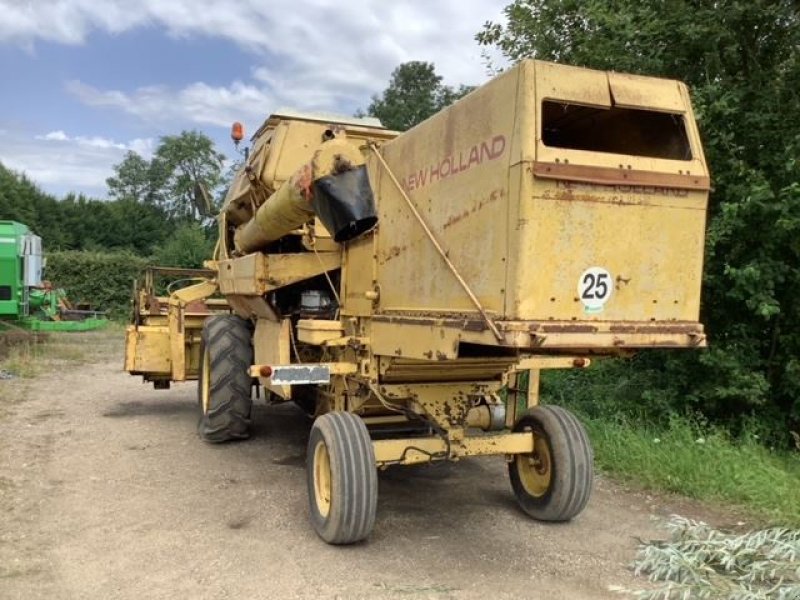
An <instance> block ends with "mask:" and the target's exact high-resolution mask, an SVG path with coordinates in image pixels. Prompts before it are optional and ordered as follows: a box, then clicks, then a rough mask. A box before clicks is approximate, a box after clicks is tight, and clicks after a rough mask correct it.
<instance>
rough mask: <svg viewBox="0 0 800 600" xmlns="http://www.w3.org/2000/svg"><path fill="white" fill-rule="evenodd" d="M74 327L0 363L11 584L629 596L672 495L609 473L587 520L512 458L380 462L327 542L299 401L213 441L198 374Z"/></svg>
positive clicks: (1, 556) (82, 588)
mask: <svg viewBox="0 0 800 600" xmlns="http://www.w3.org/2000/svg"><path fill="white" fill-rule="evenodd" d="M73 335H74V336H77V337H73V338H70V342H69V343H70V344H73V345H75V346H80V348H81V354H80V359H79V360H76V358H75V353H74V352H73V353H72V355H71V356H68V359H63V358H62V359H52V358H51V359H48V360H46V361H45V362H44V363H43V368H42V370H43V371H44V372H41V373H40V374H39V376H38V377H36V378H34V379H15V380H11V381H0V399H2V402H0V431H2V432H3V434H2V436H0V510H1V511H2V520H0V598H4V599H12V598H20V599H26V600H30V599H33V598H48V599H49V598H58V599H61V598H63V599H70V598H102V599H111V598H135V599H142V598H147V599H157V598H170V599H174V598H193V599H200V598H214V599H221V598H246V599H250V598H436V599H446V598H492V599H495V598H548V599H551V598H552V599H555V598H569V599H572V598H578V599H580V598H619V597H620V596H619V594H617V593H612V592H611V591H609V586H626V587H629V586H637V585H643V582H642V581H634V579H633V577H632V575H631V574H630V572H629V570H628V569H627V565H628V564H629V563H630V561H631V560H632V558H633V556H634V553H635V549H636V545H637V539H638V538H651V537H659V536H662V535H663V533H662V532H661V531H660V530H658V529H657V527H656V524H655V522H654V520H653V518H652V517H653V515H659V516H663V515H665V514H668V513H669V512H671V511H673V510H675V509H674V507H672V506H670V503H669V501H668V500H664V499H659V498H654V497H651V496H648V495H644V494H638V493H633V492H630V491H626V490H625V489H622V488H621V487H619V486H617V485H615V484H613V483H611V482H609V481H607V480H605V479H598V480H597V483H596V489H595V490H594V493H593V496H592V499H591V500H590V503H589V506H588V508H587V509H586V511H585V512H584V513H583V514H582V515H580V517H578V518H577V519H576V520H575V521H573V522H572V523H568V524H559V525H552V524H542V523H537V522H535V521H532V520H530V519H529V518H527V517H526V516H525V515H524V514H523V513H522V512H521V511H520V510H518V508H517V506H516V503H515V501H514V498H513V496H512V492H511V488H510V485H509V482H508V478H507V475H506V470H505V465H504V462H503V460H501V459H498V458H486V459H472V460H469V461H464V462H463V463H461V464H459V465H455V466H452V467H451V466H446V465H445V466H434V467H430V466H428V467H421V468H413V469H411V468H401V467H398V468H396V469H391V470H389V471H387V472H385V473H382V474H381V477H380V499H379V505H378V518H377V523H376V526H375V530H374V532H373V534H372V536H371V538H370V539H369V541H368V542H366V543H363V544H359V545H355V546H351V547H331V546H327V545H325V544H324V543H323V542H322V541H320V540H319V539H318V538H317V537H316V535H315V534H314V532H313V530H312V529H311V526H310V524H309V523H308V516H307V506H306V502H307V501H306V491H305V474H304V462H305V443H306V440H307V437H308V431H309V427H310V422H309V421H308V419H307V418H306V417H305V416H304V415H303V414H302V413H301V412H300V411H299V410H298V409H296V408H295V407H294V405H292V404H286V405H281V406H273V407H266V406H264V405H263V403H261V404H258V405H257V409H256V411H255V418H254V421H255V428H254V431H253V436H252V438H251V439H250V440H248V441H246V442H242V443H236V444H229V445H223V446H212V445H209V444H206V443H203V442H202V441H201V440H200V439H199V438H198V437H197V435H196V433H195V424H196V420H197V415H196V395H195V394H196V392H195V386H194V385H193V384H183V385H176V386H173V389H172V390H170V391H156V390H153V388H152V387H151V386H149V385H143V384H142V383H141V381H140V380H139V379H137V378H134V377H130V376H129V375H127V374H126V373H124V372H122V371H121V364H122V339H121V336H122V334H121V333H120V332H119V331H118V330H117V331H111V332H100V333H84V334H73ZM62 354H63V353H62ZM66 354H68V355H69V353H66Z"/></svg>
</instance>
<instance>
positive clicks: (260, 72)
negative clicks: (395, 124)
mask: <svg viewBox="0 0 800 600" xmlns="http://www.w3.org/2000/svg"><path fill="white" fill-rule="evenodd" d="M509 1H510V0H439V1H437V2H423V1H421V0H420V1H412V0H405V1H403V0H394V1H392V2H383V1H375V0H373V1H370V0H351V1H349V2H341V1H335V0H306V1H304V2H302V3H299V2H297V0H271V1H270V2H264V1H263V0H170V1H169V2H165V1H163V0H140V1H139V2H136V3H135V8H133V7H134V3H132V2H131V1H130V0H105V1H104V2H97V1H96V0H37V1H36V2H19V0H0V41H3V40H5V41H11V42H13V43H17V44H21V45H27V46H33V45H34V44H35V42H36V41H37V40H47V41H53V42H59V43H64V44H81V43H84V42H86V40H87V39H88V36H89V35H90V33H91V32H92V31H95V30H100V31H105V32H112V33H118V32H122V31H126V30H130V29H133V28H135V27H141V26H145V25H148V26H157V27H161V28H163V29H164V30H166V32H167V33H168V35H170V36H173V37H175V38H181V37H188V36H200V37H202V36H207V37H215V38H223V39H227V40H230V41H232V42H233V43H235V44H237V45H239V46H240V47H242V48H245V49H247V50H248V51H251V52H252V56H253V64H252V65H251V66H250V67H251V68H249V69H248V67H247V66H246V65H245V66H243V68H242V72H241V73H232V74H231V82H230V83H229V84H228V85H225V86H211V85H208V84H207V83H204V82H202V81H198V82H195V83H192V84H190V85H187V86H185V87H183V88H174V87H169V86H165V85H152V86H147V87H141V88H138V89H136V90H134V91H123V90H105V89H99V88H97V87H93V86H90V85H87V84H86V83H83V82H80V81H73V82H70V83H69V84H68V90H69V91H70V92H71V93H73V94H74V95H75V96H77V97H78V98H79V99H80V100H81V101H83V102H84V103H86V104H88V105H90V106H96V107H105V108H109V109H116V110H121V111H123V112H125V113H128V114H131V115H134V116H136V117H138V118H140V119H142V120H143V121H144V122H146V123H150V124H160V123H163V122H166V121H171V122H176V121H177V122H179V123H194V124H198V125H228V124H229V123H230V122H231V121H233V120H245V121H248V122H249V123H248V125H249V126H250V127H256V126H258V125H259V124H260V121H261V119H263V118H264V117H265V116H266V115H267V114H268V113H269V112H270V111H272V110H274V109H276V108H278V107H279V106H293V107H296V108H298V109H303V110H327V111H338V112H352V111H353V110H354V109H355V108H357V107H365V106H366V105H367V104H368V102H369V98H370V96H371V95H372V94H374V93H377V92H380V91H381V90H382V89H384V88H385V87H386V84H387V82H388V79H389V75H390V73H391V71H392V69H394V68H395V67H396V66H397V65H398V64H400V63H402V62H405V61H409V60H426V61H432V62H434V63H435V64H436V68H437V71H438V72H439V73H440V74H441V75H443V77H444V79H445V83H447V84H450V85H457V84H461V83H465V84H476V83H480V82H482V81H483V80H485V78H486V73H485V63H484V59H483V58H482V57H481V48H480V47H479V46H478V45H477V43H476V42H475V41H474V35H475V33H477V31H478V30H480V28H481V25H482V24H483V23H484V22H485V21H487V20H497V19H498V18H500V16H501V10H502V8H503V7H504V6H505V5H506V4H508V3H509ZM199 59H200V58H199ZM154 83H158V82H154Z"/></svg>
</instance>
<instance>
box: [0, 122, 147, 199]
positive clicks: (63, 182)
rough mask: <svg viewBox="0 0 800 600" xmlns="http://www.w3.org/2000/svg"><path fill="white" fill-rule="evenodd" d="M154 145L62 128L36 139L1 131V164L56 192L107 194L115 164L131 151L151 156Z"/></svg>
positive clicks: (99, 195)
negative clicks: (106, 189) (107, 185)
mask: <svg viewBox="0 0 800 600" xmlns="http://www.w3.org/2000/svg"><path fill="white" fill-rule="evenodd" d="M154 146H155V141H154V140H153V139H151V138H144V139H134V140H131V141H129V142H127V143H125V142H117V141H114V140H112V139H108V138H104V137H101V136H91V137H87V136H80V135H78V136H70V135H68V134H67V133H66V132H64V131H62V130H58V131H51V132H49V133H46V134H43V135H37V136H34V137H33V138H31V137H30V136H28V135H25V134H22V133H14V132H8V131H0V163H2V164H3V165H4V166H6V167H8V168H9V169H13V170H15V171H19V172H23V173H25V174H27V175H28V177H29V178H30V179H32V180H33V181H35V182H36V183H37V184H39V185H41V186H42V187H43V188H44V189H46V190H47V191H50V192H53V193H56V194H64V193H67V192H69V191H73V190H80V191H83V192H85V193H88V194H90V195H94V196H97V197H105V195H106V193H105V188H106V185H105V181H106V179H107V178H108V177H110V176H111V175H112V166H113V165H114V164H116V163H118V162H120V161H121V160H122V159H123V157H124V156H125V153H126V152H127V151H128V150H133V151H135V152H138V153H139V154H142V155H143V156H145V157H149V156H151V155H152V153H153V148H154Z"/></svg>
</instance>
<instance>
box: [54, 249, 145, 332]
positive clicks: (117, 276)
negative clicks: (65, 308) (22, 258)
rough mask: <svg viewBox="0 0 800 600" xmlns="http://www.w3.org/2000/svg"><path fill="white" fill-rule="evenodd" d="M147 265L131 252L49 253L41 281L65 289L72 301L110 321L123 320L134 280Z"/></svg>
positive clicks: (74, 251)
mask: <svg viewBox="0 0 800 600" xmlns="http://www.w3.org/2000/svg"><path fill="white" fill-rule="evenodd" d="M149 262H150V261H149V260H148V259H146V258H143V257H141V256H136V255H135V254H132V253H130V252H89V251H81V250H66V251H63V252H49V253H47V265H46V267H45V272H44V278H45V279H47V280H49V281H51V282H52V283H53V285H55V286H57V287H60V288H64V289H65V290H66V292H67V297H68V298H69V299H70V300H71V301H72V302H74V303H75V302H86V303H88V304H91V305H92V306H93V307H95V308H97V309H100V310H107V311H108V312H109V315H110V316H111V317H112V318H123V317H125V316H126V315H127V314H128V312H129V310H130V305H131V292H132V290H133V280H134V279H136V278H137V277H138V276H139V274H140V273H141V271H142V270H143V269H144V268H145V267H146V266H147V265H148V264H149Z"/></svg>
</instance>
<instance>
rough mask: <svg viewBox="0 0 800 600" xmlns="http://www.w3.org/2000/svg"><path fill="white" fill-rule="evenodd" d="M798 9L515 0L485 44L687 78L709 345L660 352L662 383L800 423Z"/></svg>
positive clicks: (674, 391)
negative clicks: (701, 169) (699, 158)
mask: <svg viewBox="0 0 800 600" xmlns="http://www.w3.org/2000/svg"><path fill="white" fill-rule="evenodd" d="M798 11H800V8H798V4H797V3H796V2H794V1H793V0H719V1H717V2H704V1H702V0H667V1H663V2H638V1H636V0H617V1H615V2H610V3H603V2H581V1H579V0H547V1H544V0H516V1H514V2H512V3H511V4H509V5H508V6H507V7H506V8H505V15H506V17H507V22H506V23H505V24H498V23H487V24H486V25H485V26H484V28H483V30H482V31H481V32H480V33H479V34H478V35H477V40H478V42H479V43H480V44H483V45H488V46H495V47H497V48H498V49H500V50H501V51H502V52H503V54H505V56H506V57H507V58H509V59H510V60H512V61H516V60H520V59H522V58H526V57H537V58H540V59H545V60H554V61H563V62H568V63H571V64H576V65H583V66H588V67H594V68H600V69H613V70H617V71H627V72H633V73H644V74H649V75H661V76H667V77H674V78H677V79H681V80H684V81H686V82H687V83H689V84H690V87H691V89H692V96H693V101H694V105H695V112H696V114H697V116H698V120H699V123H700V127H701V133H702V136H703V138H704V146H705V150H706V155H707V157H708V160H709V163H710V167H711V173H712V176H713V179H714V190H713V193H712V196H711V210H710V220H709V226H708V236H707V249H706V269H705V288H704V295H703V300H704V303H703V308H702V310H703V320H704V322H705V323H706V325H707V329H708V331H709V339H710V348H709V350H708V351H707V352H703V353H686V354H680V355H675V354H672V355H668V356H657V357H656V360H658V361H660V364H661V367H659V370H661V371H662V373H663V371H664V370H666V371H667V372H668V374H669V377H664V378H662V381H667V382H669V383H668V384H667V387H668V388H669V389H666V390H664V391H665V393H668V394H669V395H670V396H671V397H672V398H674V399H676V402H680V403H683V404H684V406H685V403H686V402H688V403H689V405H690V407H691V408H701V409H703V410H704V411H706V412H707V413H711V414H716V415H717V416H723V415H730V414H743V413H747V412H749V411H751V410H753V409H754V408H756V407H758V408H759V409H760V416H761V418H762V419H763V418H766V417H768V415H774V416H775V417H776V418H775V420H773V421H771V423H772V424H773V425H774V426H775V427H777V428H780V429H781V430H782V432H783V433H784V434H785V433H786V423H787V422H786V418H787V417H788V418H789V423H794V425H792V426H795V427H796V426H797V425H798V422H800V302H797V298H798V294H800V269H799V268H798V265H800V241H799V240H800V183H799V182H800V161H798V158H797V157H798V156H800V94H798V90H800V13H799V12H798Z"/></svg>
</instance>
